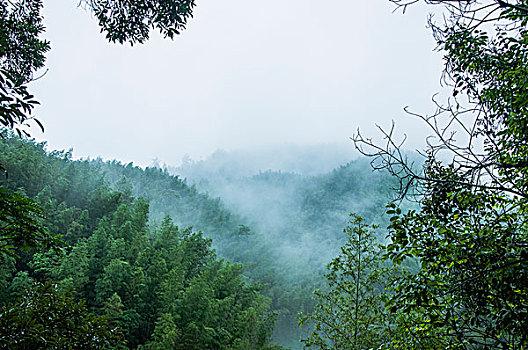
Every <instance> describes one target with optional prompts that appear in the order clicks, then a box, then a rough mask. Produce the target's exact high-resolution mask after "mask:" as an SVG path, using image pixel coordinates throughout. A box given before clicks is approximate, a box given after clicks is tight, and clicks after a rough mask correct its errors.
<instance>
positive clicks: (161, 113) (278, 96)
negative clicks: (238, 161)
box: [31, 0, 442, 165]
mask: <svg viewBox="0 0 528 350" xmlns="http://www.w3.org/2000/svg"><path fill="white" fill-rule="evenodd" d="M44 4H45V5H44V6H45V7H44V16H45V25H46V27H47V32H46V35H45V37H46V38H47V39H48V40H50V41H51V47H52V50H51V52H50V53H49V54H48V59H47V68H48V69H49V71H48V72H47V74H46V75H45V76H44V77H43V78H42V79H40V80H38V81H37V82H35V83H33V85H32V87H31V89H32V90H31V91H32V92H33V93H34V94H35V95H36V96H37V98H38V99H39V101H40V102H41V104H42V105H41V106H40V107H39V108H38V109H37V110H36V115H37V117H38V118H39V119H40V120H41V121H42V122H43V124H44V126H45V128H46V131H45V133H44V134H43V135H41V134H38V133H37V129H36V128H33V133H34V136H36V137H37V139H39V140H46V141H48V144H49V147H50V149H69V148H73V150H74V157H75V158H80V157H88V156H90V157H92V158H94V157H97V156H101V157H103V158H104V159H119V160H121V161H123V162H130V161H134V163H135V164H138V165H149V164H151V163H152V161H153V159H154V158H159V159H160V160H161V161H162V162H165V163H167V164H174V165H176V164H178V163H179V162H180V161H181V159H182V157H183V156H184V155H185V154H188V155H190V156H191V157H192V158H194V159H200V158H203V157H205V156H207V155H209V154H210V153H212V152H214V151H215V150H216V149H225V150H230V149H247V148H255V147H257V148H259V147H260V148H261V147H266V146H268V145H277V144H283V143H290V144H300V145H304V144H310V145H312V144H321V143H333V142H337V143H343V142H349V143H350V141H348V139H349V137H350V136H351V135H352V134H353V133H354V132H355V131H356V129H357V128H358V127H359V128H361V129H362V130H364V132H365V133H367V134H372V135H374V134H375V129H374V124H375V123H378V124H381V125H383V126H389V125H390V123H391V120H394V121H395V122H396V125H397V127H398V130H399V131H400V132H402V133H403V132H406V133H407V134H408V135H409V138H410V143H409V146H410V147H416V146H417V145H419V144H421V142H422V140H423V138H424V132H425V129H424V128H423V126H422V125H421V124H420V123H419V122H418V121H417V120H415V119H413V118H412V117H409V116H407V115H406V114H405V113H404V112H403V110H402V109H403V107H405V106H407V105H409V106H411V107H412V108H413V109H414V110H416V111H420V112H428V111H430V110H431V104H430V100H431V96H432V95H433V94H434V93H435V92H437V91H439V89H440V86H439V76H440V71H441V65H442V62H441V54H439V53H435V52H433V49H434V46H435V44H434V41H433V40H432V37H431V33H430V32H429V30H428V29H426V19H427V11H428V9H427V8H424V7H413V8H410V9H409V11H408V12H407V13H406V14H405V15H402V14H401V13H392V10H393V9H394V6H393V5H391V4H390V3H389V2H388V1H387V0H356V1H352V0H325V1H315V0H267V1H255V0H197V4H198V5H197V7H196V8H195V12H194V18H193V19H191V20H190V21H189V23H188V26H187V29H186V30H185V31H183V32H182V34H181V35H180V36H179V37H177V38H176V39H175V40H173V41H171V40H168V39H166V40H164V39H163V38H162V37H161V36H160V35H159V34H158V33H152V35H151V40H150V41H149V42H148V43H147V44H144V45H139V46H134V47H132V48H131V47H130V46H129V45H125V46H121V45H117V44H109V43H107V42H106V40H105V38H104V36H103V35H102V34H100V32H99V27H98V25H97V23H96V21H95V19H94V18H93V17H92V16H91V14H89V13H88V12H87V11H86V10H84V9H82V8H78V7H77V4H78V1H77V0H68V1H45V2H44ZM350 147H353V145H352V144H351V143H350Z"/></svg>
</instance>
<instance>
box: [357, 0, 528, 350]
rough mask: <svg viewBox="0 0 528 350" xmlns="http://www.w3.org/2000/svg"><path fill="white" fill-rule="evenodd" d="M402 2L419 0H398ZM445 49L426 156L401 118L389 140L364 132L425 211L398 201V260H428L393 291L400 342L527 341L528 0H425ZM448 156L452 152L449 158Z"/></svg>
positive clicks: (360, 142) (367, 144) (368, 149)
mask: <svg viewBox="0 0 528 350" xmlns="http://www.w3.org/2000/svg"><path fill="white" fill-rule="evenodd" d="M392 2H393V3H395V4H396V5H397V6H399V7H401V8H403V9H405V8H406V6H409V5H411V4H412V3H416V2H419V1H404V0H393V1H392ZM424 2H425V3H426V4H429V5H440V6H442V7H443V9H444V11H445V12H444V15H445V16H444V19H443V22H441V23H440V24H439V23H438V22H435V18H434V17H431V18H430V21H429V23H430V25H431V28H432V30H433V34H434V37H435V39H436V41H437V43H438V48H439V50H441V51H442V52H443V53H444V61H445V69H444V74H443V82H444V83H445V84H446V85H447V86H449V87H450V88H451V89H452V97H451V98H449V99H448V101H446V103H444V104H442V103H440V102H438V101H436V99H434V100H435V104H436V111H435V113H433V114H432V115H430V116H423V115H418V114H414V113H411V114H413V115H415V116H418V117H419V118H421V119H422V120H423V121H424V122H425V123H426V124H427V125H429V126H430V128H431V131H432V134H433V136H431V137H430V138H428V139H427V141H428V147H427V149H425V150H424V151H423V153H422V154H423V156H424V158H425V159H424V163H423V167H421V168H420V167H416V166H415V165H414V164H411V163H410V162H409V161H408V160H407V159H406V158H405V154H404V152H403V150H402V143H401V142H399V141H397V138H396V136H395V134H394V129H390V130H389V131H384V130H382V132H383V134H384V136H385V139H386V141H387V142H386V144H384V145H380V144H378V143H376V142H373V141H372V140H371V139H368V138H365V137H363V136H362V135H361V134H359V133H358V134H357V135H355V136H354V141H355V143H356V146H357V147H358V149H359V150H360V151H361V152H362V153H363V154H366V155H369V156H371V157H373V166H374V167H375V168H380V169H381V168H383V169H388V170H390V171H391V172H392V173H393V174H394V175H395V176H397V177H399V178H400V180H401V181H400V192H399V194H400V198H404V197H407V198H414V199H416V200H417V201H418V202H419V204H420V209H419V210H411V211H408V212H402V211H401V210H400V209H399V208H396V206H395V205H390V206H389V208H388V209H389V210H388V212H389V214H390V215H391V224H390V226H389V230H390V238H391V240H392V243H391V244H390V245H389V246H388V252H387V256H388V257H389V258H390V259H391V260H392V262H393V263H397V264H399V263H402V262H404V261H405V260H407V259H409V258H415V259H417V260H418V261H419V262H420V269H419V271H418V272H417V273H416V274H413V275H410V276H409V277H408V278H404V279H401V280H400V282H399V285H398V288H397V292H396V294H395V296H394V298H393V300H392V304H391V305H392V306H391V307H392V311H394V312H396V311H399V312H400V313H399V315H400V316H399V321H398V326H399V328H400V329H401V330H402V331H403V332H404V333H400V334H406V335H405V336H404V337H402V338H401V339H395V340H394V343H395V345H397V346H400V347H403V348H438V347H442V348H453V349H469V348H504V349H521V348H525V347H526V346H528V333H527V332H526V329H528V230H527V229H528V228H527V227H526V225H527V219H528V217H527V216H526V213H527V210H528V118H527V117H528V70H527V67H528V30H527V23H528V22H527V20H528V2H527V1H525V0H517V1H514V0H512V1H501V0H487V1H472V0H469V1H448V0H444V1H440V0H439V1H424ZM446 159H449V160H448V161H446Z"/></svg>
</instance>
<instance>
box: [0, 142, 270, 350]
mask: <svg viewBox="0 0 528 350" xmlns="http://www.w3.org/2000/svg"><path fill="white" fill-rule="evenodd" d="M2 137H3V138H2V140H1V141H0V145H1V146H0V148H1V156H0V161H1V164H3V166H4V167H5V168H6V169H9V171H8V176H7V177H6V178H3V179H2V180H1V181H2V185H3V186H4V187H5V188H6V190H3V191H7V189H10V190H15V191H17V192H19V193H23V194H24V195H27V196H28V197H30V198H34V199H35V200H36V204H38V205H40V206H41V207H42V208H43V209H44V212H43V217H42V219H41V220H40V225H44V226H45V227H46V228H47V229H48V230H49V232H51V233H52V234H55V235H58V236H59V238H60V240H63V241H64V242H65V243H64V244H60V245H58V246H56V247H55V249H54V250H51V251H43V252H35V251H34V250H29V251H25V250H19V249H15V250H11V249H13V248H16V247H13V248H11V249H10V247H9V246H8V247H4V249H9V252H12V254H10V255H2V259H3V262H2V273H1V278H2V280H1V284H2V286H3V288H2V292H1V293H2V294H1V304H2V305H3V306H2V307H3V310H4V311H3V317H2V322H3V323H2V328H1V333H2V335H1V337H0V347H2V348H10V349H12V348H26V349H27V348H28V346H35V347H42V346H46V345H45V344H44V343H42V342H43V341H44V340H40V338H43V339H46V337H41V336H40V335H39V333H38V332H37V333H35V334H33V333H30V334H26V333H17V332H13V333H14V334H13V333H10V332H12V329H10V327H20V326H21V325H19V323H20V322H33V323H34V324H33V326H32V327H35V330H37V329H38V327H44V329H47V328H46V327H49V326H50V323H49V322H52V321H49V320H47V318H48V317H50V318H54V317H56V319H53V322H57V323H58V324H61V323H62V322H65V321H66V319H64V318H71V316H66V315H65V314H64V313H66V312H67V311H68V310H59V311H57V310H49V305H46V301H45V300H46V299H45V297H46V296H48V294H49V290H48V291H46V290H44V291H42V290H41V289H42V288H45V287H42V284H41V283H43V282H45V281H51V282H52V283H54V286H48V287H46V288H48V289H49V288H52V289H53V293H56V294H57V295H56V296H55V295H54V297H56V298H57V299H60V298H62V299H63V300H65V301H64V303H65V306H64V307H65V308H67V307H71V306H68V305H69V304H68V303H70V304H71V303H72V302H75V301H73V299H72V296H71V292H72V291H74V292H75V294H74V295H73V298H74V299H75V300H77V301H79V300H80V301H82V302H83V303H84V305H85V306H86V308H87V310H88V311H90V312H93V313H95V314H98V315H103V316H104V318H103V319H101V320H100V321H97V322H100V323H101V325H98V326H94V327H102V328H104V327H108V328H110V329H111V331H110V336H107V337H106V338H104V339H103V340H104V341H108V342H109V343H108V344H107V346H108V345H109V344H114V346H118V345H119V344H126V345H127V346H128V347H130V348H136V347H138V346H145V347H146V348H153V349H158V348H159V349H164V348H167V347H171V346H173V344H176V343H177V344H180V345H181V346H183V347H184V348H187V349H206V348H211V349H212V348H229V349H231V348H248V347H252V348H255V347H256V348H262V349H264V348H269V345H268V344H269V343H268V342H269V340H270V336H271V331H272V329H273V322H274V315H273V313H272V312H271V311H270V310H269V304H270V301H269V299H268V298H266V297H264V296H263V295H262V294H261V291H262V287H261V286H259V285H254V284H248V283H247V282H245V278H243V276H242V272H243V268H242V266H240V265H233V264H230V263H227V262H224V261H221V260H217V258H216V254H215V252H214V250H213V249H212V248H211V240H210V239H208V238H205V237H204V236H203V235H202V233H201V232H196V231H193V230H192V229H191V228H182V229H180V228H178V226H176V224H175V223H174V222H173V219H171V218H170V217H169V216H165V217H164V218H162V219H160V220H153V221H149V213H150V210H149V202H148V200H146V199H145V198H141V197H137V196H136V194H135V193H134V191H133V190H132V185H130V183H132V182H129V181H132V180H135V182H133V183H134V184H135V186H136V188H135V192H136V193H141V194H143V195H144V196H147V195H148V196H150V197H153V198H156V197H155V195H156V194H158V196H160V194H159V193H160V192H161V193H171V194H172V196H173V197H169V199H172V198H174V202H169V203H171V208H173V209H172V211H173V212H179V213H181V215H180V217H177V220H179V222H181V221H184V220H187V219H189V218H194V220H195V222H202V223H203V226H204V227H216V231H215V232H214V233H213V236H214V235H219V234H221V233H222V232H223V233H225V234H228V233H229V226H226V225H224V223H223V222H222V221H221V220H219V221H217V217H222V216H226V217H228V214H227V212H226V211H225V210H223V209H222V208H221V207H220V204H219V201H217V200H216V201H215V200H209V199H208V198H207V197H206V196H204V195H199V194H198V193H197V192H196V190H195V189H193V188H189V187H188V186H186V185H185V183H184V182H183V181H181V180H179V179H177V178H175V177H171V176H169V175H168V174H166V173H165V174H163V172H162V171H160V170H159V169H147V170H145V171H143V170H141V169H139V168H134V167H132V166H128V167H126V166H122V165H119V164H117V163H106V164H104V163H102V162H100V161H72V160H71V159H70V157H71V154H70V153H68V152H51V153H48V152H47V151H46V150H45V148H44V145H43V144H35V143H34V142H31V141H27V140H21V139H19V138H17V137H14V136H12V135H9V134H8V133H3V134H2ZM117 169H119V172H121V174H120V178H121V180H119V181H117V182H116V183H113V182H112V179H113V178H112V174H114V175H115V174H116V173H117ZM111 170H113V171H114V173H111ZM127 175H128V176H127ZM134 176H144V178H145V179H144V181H143V182H141V181H140V179H139V178H135V179H134ZM161 184H163V185H161ZM148 186H151V187H148ZM6 195H8V196H10V194H9V192H6ZM158 198H161V197H158ZM152 202H153V203H154V205H156V204H157V202H156V199H154V200H152ZM182 203H186V205H182ZM158 205H159V204H158ZM179 206H181V208H180V210H176V209H175V208H178V207H179ZM208 206H209V207H208ZM190 208H193V209H192V211H191V209H190ZM208 210H209V211H208ZM202 211H203V214H202ZM211 212H213V214H209V216H207V213H211ZM193 213H194V216H193ZM3 215H5V212H4V214H3ZM159 215H162V214H161V213H158V215H157V216H158V217H159ZM3 220H5V218H3ZM226 221H228V220H226ZM227 225H229V222H228V224H227ZM231 225H234V224H233V223H231ZM226 227H227V228H226ZM235 227H236V226H235ZM222 230H224V231H222ZM17 255H18V256H19V257H17ZM37 282H38V283H37ZM25 288H29V290H28V291H26V292H24V290H25ZM20 293H22V294H20ZM24 293H25V294H24ZM39 293H41V294H42V295H41V294H39ZM64 293H66V294H64ZM21 298H22V299H21ZM27 299H29V300H30V302H29V304H28V305H27V306H25V305H24V304H21V303H22V300H27ZM19 304H20V306H15V307H14V306H13V305H19ZM32 305H36V307H37V308H38V311H37V310H34V309H33V306H32ZM57 307H59V306H57ZM35 312H37V313H41V315H40V316H39V317H38V318H36V319H34V320H32V318H34V317H36V316H35ZM52 312H53V313H55V314H56V316H52V315H49V316H48V314H47V313H52ZM61 313H62V314H61ZM80 313H81V314H83V313H86V311H83V310H81V311H80ZM21 320H23V321H21ZM72 321H74V322H80V321H75V320H74V319H72ZM10 323H12V324H11V325H10ZM94 323H96V322H94ZM75 326H80V325H75ZM58 328H59V330H58V331H57V332H59V333H58V334H55V335H54V337H55V338H57V339H55V341H57V342H58V344H62V343H61V341H62V342H65V341H66V342H67V340H65V339H64V337H66V338H67V337H69V336H68V333H67V332H68V331H69V332H72V333H75V332H82V330H81V329H79V330H75V329H73V330H72V329H61V328H60V327H58ZM21 331H22V330H21ZM51 331H52V330H50V332H51ZM60 331H62V332H66V333H63V334H61V333H60ZM39 332H40V331H39ZM24 334H26V335H24ZM13 337H15V338H13ZM16 337H22V338H25V337H27V339H24V341H22V340H21V339H16ZM46 341H50V340H46ZM72 341H73V340H72ZM16 344H20V345H16ZM77 345H78V344H77ZM92 345H93V346H94V347H95V346H96V345H94V344H92ZM92 345H89V344H88V345H87V348H92ZM17 346H18V347H17ZM50 346H51V345H50ZM103 347H106V346H103Z"/></svg>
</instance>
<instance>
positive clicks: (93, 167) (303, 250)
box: [0, 133, 394, 347]
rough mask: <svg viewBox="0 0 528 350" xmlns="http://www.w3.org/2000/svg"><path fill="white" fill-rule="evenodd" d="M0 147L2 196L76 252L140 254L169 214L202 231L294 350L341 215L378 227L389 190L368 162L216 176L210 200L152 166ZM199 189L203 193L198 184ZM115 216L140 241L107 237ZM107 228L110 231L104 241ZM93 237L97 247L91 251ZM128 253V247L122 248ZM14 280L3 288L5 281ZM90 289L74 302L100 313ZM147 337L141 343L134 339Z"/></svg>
mask: <svg viewBox="0 0 528 350" xmlns="http://www.w3.org/2000/svg"><path fill="white" fill-rule="evenodd" d="M1 145H2V155H1V157H0V161H1V162H2V164H4V165H5V167H6V169H9V175H8V178H7V179H3V180H2V182H3V183H4V185H5V186H6V188H9V189H13V190H15V189H18V190H21V191H23V192H24V193H25V194H26V195H28V196H29V197H31V198H35V199H36V200H37V202H38V203H39V204H40V205H41V206H42V207H43V208H44V209H45V212H46V217H47V219H49V222H48V224H47V225H48V227H49V230H50V231H51V232H53V233H58V234H61V235H62V239H63V240H65V241H66V242H69V243H71V244H73V245H74V247H73V251H76V252H77V254H80V253H81V252H84V253H85V254H89V253H87V250H86V249H88V248H87V246H86V245H87V244H88V246H89V244H92V245H93V246H94V247H95V246H96V245H98V246H99V248H98V249H101V250H102V251H105V252H106V251H107V250H108V249H110V248H102V246H101V244H103V245H104V247H108V246H107V245H108V244H110V245H111V246H112V245H113V244H114V243H109V242H104V241H105V239H108V237H113V236H114V235H117V236H116V237H113V239H118V240H119V242H121V243H119V245H124V246H121V248H117V247H116V249H118V251H120V252H122V253H123V252H125V251H128V250H134V251H137V252H136V253H135V254H138V253H139V252H140V251H142V250H143V248H144V247H145V246H146V243H145V242H143V241H142V239H147V238H148V237H150V240H152V239H153V238H152V237H155V236H156V234H157V233H156V232H158V230H159V227H164V226H167V225H169V224H168V222H167V216H170V217H171V222H173V223H174V225H175V227H182V228H186V227H190V226H192V227H193V230H195V231H196V230H200V231H203V232H204V235H205V236H206V237H207V238H210V239H212V241H207V242H208V243H207V245H209V244H211V243H212V245H213V247H214V248H215V249H216V251H217V254H218V255H219V256H220V257H223V258H225V259H228V260H230V261H232V262H237V263H243V264H245V268H244V270H245V273H244V275H245V278H246V280H248V281H250V282H251V283H257V284H259V285H262V286H263V287H262V288H261V289H262V290H261V291H262V293H263V294H265V295H267V296H268V297H269V298H270V300H271V307H272V309H273V310H275V311H276V312H277V313H278V321H277V327H276V328H275V332H274V339H275V340H277V341H280V342H281V343H282V344H287V345H288V346H292V347H298V346H299V343H298V339H299V337H300V336H301V334H302V333H301V332H300V330H299V328H298V326H297V320H296V318H297V315H298V313H299V312H301V311H302V312H309V311H310V310H311V309H312V307H313V300H312V293H313V290H314V289H315V288H317V287H320V286H322V283H323V281H324V280H323V278H322V275H323V272H324V267H325V265H326V263H327V262H328V261H330V259H331V258H332V257H333V256H334V255H335V254H336V253H337V251H338V248H339V247H340V246H341V245H342V244H343V242H344V241H345V238H346V237H345V235H343V234H342V232H341V231H342V228H343V227H344V225H345V222H346V217H347V214H348V212H349V211H350V210H351V209H352V210H354V209H356V210H358V211H359V212H361V213H362V214H363V215H365V216H367V217H369V218H370V219H372V220H377V221H380V220H382V214H383V212H384V203H385V202H386V201H387V200H388V199H389V197H388V196H389V193H390V188H391V186H392V185H394V183H392V182H391V180H390V178H389V177H387V176H386V175H383V174H380V173H372V171H371V170H370V168H369V164H368V163H367V162H365V161H355V162H352V163H349V164H347V165H346V166H342V167H339V168H337V169H335V170H333V171H331V172H330V173H328V174H324V175H319V176H303V175H299V174H291V173H282V172H271V171H268V172H261V173H258V174H256V175H254V176H250V177H243V178H239V179H237V180H236V181H235V180H226V179H220V178H217V177H216V178H214V179H211V181H216V182H217V183H216V184H215V185H212V184H210V187H208V189H209V190H211V191H209V194H210V195H213V194H214V197H215V198H211V197H210V195H207V194H204V193H203V192H202V191H199V189H198V187H196V186H194V185H192V186H190V185H188V184H187V181H189V182H191V179H189V180H182V179H180V178H178V177H177V176H171V175H169V174H168V173H167V172H166V171H163V170H161V169H159V168H146V169H141V168H139V167H136V166H133V165H132V164H128V165H124V164H120V163H118V162H102V161H100V160H91V161H90V160H84V161H72V160H71V153H70V152H51V153H48V152H47V151H46V149H45V145H44V144H35V143H34V142H31V141H24V140H20V139H18V138H16V137H12V136H8V134H6V133H4V139H3V140H2V141H1ZM30 164H31V166H30ZM240 166H241V165H240ZM27 169H31V171H28V170H27ZM201 183H202V186H204V179H203V178H202V180H201ZM199 187H200V186H199ZM200 189H201V190H206V188H205V187H204V188H200ZM213 189H214V190H215V192H213V191H212V190H213ZM218 197H221V198H222V200H220V199H219V198H218ZM137 198H141V199H137ZM224 201H225V202H226V203H227V204H223V203H224ZM133 208H136V209H133ZM137 210H139V211H140V212H141V213H142V214H139V213H136V211H137ZM147 213H148V220H147ZM233 213H235V214H233ZM115 215H121V216H123V215H124V216H125V217H126V216H127V215H129V216H131V217H133V216H134V215H143V216H142V219H141V220H142V221H141V224H140V225H139V226H138V228H135V229H134V230H133V231H135V230H139V231H140V232H142V233H141V235H140V237H139V238H138V237H132V236H128V235H124V236H122V235H123V233H119V234H118V233H113V234H110V233H108V232H107V231H108V230H115V227H116V225H117V227H121V225H122V224H123V222H125V221H126V219H124V218H121V219H120V221H119V222H120V224H118V223H112V220H113V219H112V218H113V217H114V216H115ZM123 220H124V221H123ZM105 224H106V225H108V227H107V228H105V229H104V231H105V233H104V234H102V232H101V230H102V229H103V228H102V227H105V226H104V225H105ZM189 230H190V229H189ZM189 230H187V231H185V232H191V231H189ZM176 231H178V230H177V229H176ZM141 237H143V238H141ZM96 239H99V240H102V241H103V242H99V243H95V241H94V240H96ZM129 239H130V240H132V241H129ZM123 240H125V241H123ZM136 241H137V242H136ZM83 242H84V243H83ZM90 242H92V243H90ZM141 242H142V243H141ZM79 244H80V246H78V245H79ZM115 244H117V243H115ZM204 244H205V243H204ZM129 245H131V246H133V247H130V248H124V247H128V246H129ZM142 247H143V248H142ZM112 249H113V248H112ZM66 252H70V250H69V248H68V249H66ZM70 254H71V253H70ZM91 254H95V253H93V252H92V253H91ZM105 254H107V253H105ZM116 254H117V255H118V256H119V254H120V253H116ZM127 254H132V256H131V257H128V258H127V259H128V260H127V261H129V263H130V264H132V265H134V264H136V259H138V257H137V256H135V255H134V253H127ZM89 255H90V254H89ZM96 255H97V254H96ZM67 256H70V255H67ZM78 258H79V257H77V259H78ZM55 259H58V258H57V257H56V258H55ZM104 259H106V260H108V261H110V260H111V259H110V258H107V257H105V258H103V260H104ZM114 263H115V262H114ZM24 264H25V265H27V266H26V267H25V268H26V270H25V271H27V273H29V276H33V275H34V274H35V272H34V271H33V269H34V268H33V267H32V266H33V265H31V264H34V262H25V263H24ZM55 264H57V262H55ZM100 264H106V263H103V262H101V263H100ZM46 268H47V267H45V268H44V267H41V268H40V269H44V270H45V269H46ZM101 269H102V270H101V271H103V270H104V268H101ZM142 269H145V270H146V269H147V268H146V267H142ZM130 273H132V272H130ZM85 274H87V275H91V274H95V272H93V273H92V272H85ZM13 276H15V275H12V276H11V277H9V278H8V279H7V282H6V283H11V282H12V278H13ZM33 278H37V279H52V280H57V279H59V280H61V281H62V280H64V281H66V280H68V281H72V277H71V276H67V275H64V273H63V272H57V271H54V272H53V273H47V274H43V275H35V276H34V277H33ZM91 278H92V279H94V278H95V277H93V276H92V277H91ZM121 278H122V277H121ZM95 279H97V278H95ZM73 280H79V281H80V280H83V278H78V279H77V278H74V279H73ZM63 283H65V282H63ZM91 283H92V284H93V286H91V287H87V286H85V285H83V284H80V285H74V286H73V287H75V289H76V290H78V291H82V292H81V293H80V295H81V296H82V297H88V296H90V297H91V298H92V299H88V300H89V302H88V306H90V307H94V309H93V310H94V311H95V310H100V309H99V308H100V307H101V305H100V303H103V302H104V298H103V297H98V298H97V297H95V299H93V298H94V295H96V293H95V291H94V290H87V289H86V288H92V289H93V288H95V282H93V281H92V282H91ZM118 285H119V284H118V283H117V284H116V285H115V286H116V288H117V286H118ZM120 297H122V296H120ZM146 339H149V338H148V335H144V337H143V338H142V339H141V341H145V340H146ZM136 342H139V343H141V342H140V341H136Z"/></svg>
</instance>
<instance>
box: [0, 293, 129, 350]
mask: <svg viewBox="0 0 528 350" xmlns="http://www.w3.org/2000/svg"><path fill="white" fill-rule="evenodd" d="M120 348H124V340H123V335H122V332H121V330H120V329H119V328H118V327H112V326H111V325H110V322H109V320H108V318H107V317H103V316H96V315H94V314H92V313H89V312H88V310H87V309H86V307H85V306H84V303H83V302H81V303H79V302H78V301H77V300H75V299H74V298H73V295H72V293H71V292H66V293H60V292H58V291H57V290H56V287H55V286H54V285H53V284H51V283H44V284H35V285H34V286H31V287H29V288H28V289H26V290H25V291H24V293H23V295H21V297H20V298H19V299H18V300H17V301H16V302H14V303H12V304H8V305H4V306H3V307H2V308H1V310H0V349H20V350H23V349H120Z"/></svg>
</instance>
